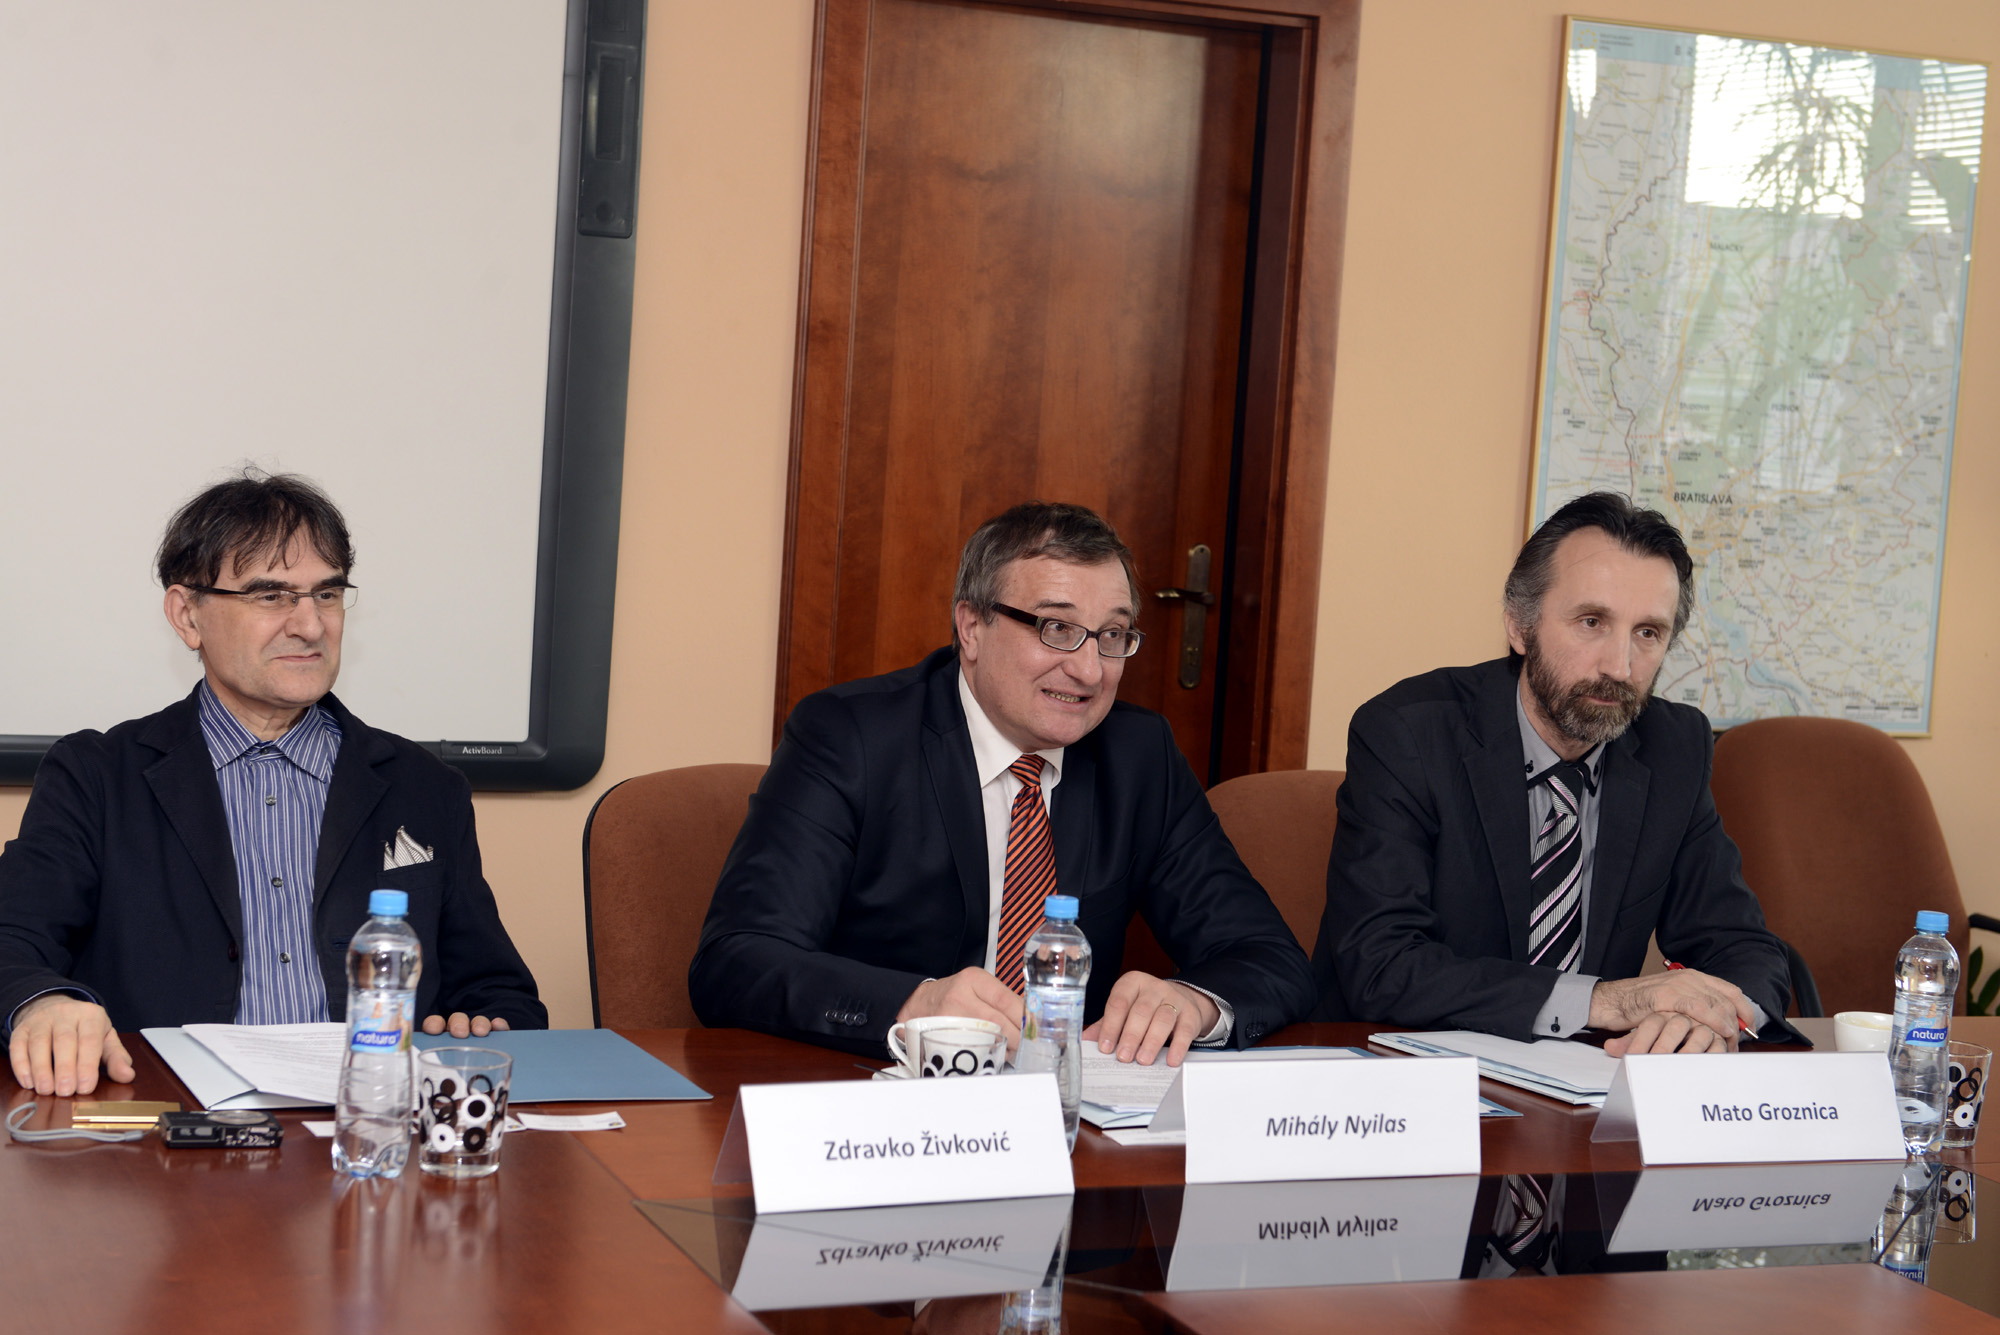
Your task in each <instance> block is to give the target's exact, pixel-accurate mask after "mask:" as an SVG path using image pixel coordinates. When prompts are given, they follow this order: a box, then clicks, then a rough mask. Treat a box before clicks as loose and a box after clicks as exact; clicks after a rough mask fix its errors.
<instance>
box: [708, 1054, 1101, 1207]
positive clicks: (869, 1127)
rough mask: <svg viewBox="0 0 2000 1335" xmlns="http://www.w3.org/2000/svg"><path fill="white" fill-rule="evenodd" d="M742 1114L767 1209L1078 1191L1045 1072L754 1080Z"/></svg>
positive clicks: (754, 1181)
mask: <svg viewBox="0 0 2000 1335" xmlns="http://www.w3.org/2000/svg"><path fill="white" fill-rule="evenodd" d="M738 1111H739V1112H740V1113H741V1115H742V1118H743V1133H744V1136H745V1139H746V1141H747V1149H748V1151H749V1167H750V1181H751V1186H752V1189H753V1191H754V1192H755V1194H756V1198H757V1212H758V1213H759V1214H772V1213H780V1212H784V1211H789V1210H845V1209H851V1208H854V1207H856V1206H865V1205H917V1204H923V1203H927V1202H931V1201H980V1200H999V1199H1002V1198H1005V1197H1014V1196H1062V1195H1068V1194H1070V1193H1071V1192H1073V1191H1074V1190H1075V1189H1076V1181H1075V1179H1074V1178H1073V1177H1071V1175H1070V1169H1069V1141H1068V1139H1067V1137H1065V1136H1064V1134H1063V1119H1062V1102H1061V1100H1060V1099H1059V1098H1058V1097H1057V1094H1056V1079H1055V1076H1053V1075H1051V1074H1049V1073H1048V1072H1045V1071H1044V1072H1040V1073H1037V1074H1034V1075H994V1076H974V1077H966V1078H963V1079H956V1080H830V1081H825V1082H818V1083H812V1084H795V1085H745V1086H743V1089H742V1092H741V1094H740V1096H739V1103H738ZM728 1152H729V1151H728V1147H727V1146H726V1145H725V1147H724V1153H725V1154H727V1153H728Z"/></svg>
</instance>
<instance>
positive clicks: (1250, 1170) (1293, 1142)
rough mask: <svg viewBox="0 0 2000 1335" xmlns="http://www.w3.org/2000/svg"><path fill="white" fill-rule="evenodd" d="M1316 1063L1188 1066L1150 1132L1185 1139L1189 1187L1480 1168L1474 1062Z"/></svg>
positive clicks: (1252, 1056)
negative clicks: (1184, 1135)
mask: <svg viewBox="0 0 2000 1335" xmlns="http://www.w3.org/2000/svg"><path fill="white" fill-rule="evenodd" d="M1342 1055H1343V1056H1346V1054H1342ZM1309 1058H1310V1054H1309V1053H1307V1052H1295V1053H1287V1054H1285V1059H1278V1058H1276V1057H1275V1056H1274V1058H1273V1059H1271V1060H1258V1059H1257V1056H1256V1053H1255V1051H1254V1050H1253V1051H1251V1052H1248V1053H1245V1054H1244V1055H1243V1056H1241V1057H1237V1058H1233V1059H1231V1060H1226V1061H1203V1060H1192V1061H1189V1062H1187V1063H1185V1064H1184V1065H1183V1066H1182V1067H1181V1073H1180V1078H1179V1079H1177V1080H1175V1081H1174V1083H1173V1086H1172V1087H1171V1088H1170V1089H1168V1090H1167V1097H1166V1098H1165V1099H1164V1100H1162V1101H1161V1103H1160V1110H1159V1111H1158V1112H1157V1113H1155V1114H1154V1115H1153V1121H1152V1126H1151V1128H1150V1129H1151V1130H1154V1131H1180V1130H1184V1131H1186V1132H1187V1180H1188V1181H1189V1182H1294V1181H1301V1180H1307V1179H1315V1178H1349V1177H1384V1176H1390V1177H1443V1176H1447V1175H1449V1174H1454V1173H1477V1172H1478V1171H1479V1063H1478V1062H1477V1061H1475V1060H1473V1059H1472V1058H1471V1057H1414V1058H1362V1059H1353V1058H1349V1059H1348V1060H1337V1059H1332V1058H1321V1059H1309Z"/></svg>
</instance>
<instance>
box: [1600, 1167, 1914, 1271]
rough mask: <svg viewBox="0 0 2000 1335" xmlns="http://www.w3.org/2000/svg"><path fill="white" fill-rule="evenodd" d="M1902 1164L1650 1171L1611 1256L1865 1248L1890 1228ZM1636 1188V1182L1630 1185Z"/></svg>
mask: <svg viewBox="0 0 2000 1335" xmlns="http://www.w3.org/2000/svg"><path fill="white" fill-rule="evenodd" d="M1902 1171H1903V1166H1902V1164H1900V1163H1887V1162H1869V1163H1828V1164H1795V1163H1792V1164H1750V1165H1742V1166H1736V1165H1731V1166H1727V1167H1715V1166H1712V1165H1711V1166H1705V1167H1698V1168H1648V1169H1647V1170H1646V1171H1645V1172H1643V1173H1641V1174H1639V1175H1638V1181H1637V1183H1636V1184H1634V1185H1633V1186H1632V1195H1631V1198H1630V1199H1629V1200H1627V1201H1626V1202H1625V1204H1624V1205H1623V1207H1622V1208H1621V1207H1619V1206H1618V1205H1617V1203H1616V1202H1614V1201H1608V1200H1605V1199H1604V1194H1605V1189H1606V1179H1607V1178H1611V1177H1613V1176H1618V1177H1622V1176H1623V1175H1622V1174H1619V1175H1611V1174H1606V1175H1603V1176H1600V1177H1599V1179H1598V1193H1599V1201H1598V1212H1599V1215H1600V1216H1601V1217H1602V1218H1605V1219H1607V1220H1611V1219H1615V1220H1617V1226H1616V1227H1615V1228H1613V1229H1611V1230H1609V1231H1610V1233H1611V1240H1610V1242H1609V1243H1607V1244H1606V1246H1605V1250H1606V1251H1609V1252H1664V1251H1679V1250H1686V1249H1691V1248H1710V1247H1789V1246H1804V1245H1810V1244H1817V1243H1843V1242H1860V1241H1863V1240H1865V1239H1866V1238H1868V1237H1870V1236H1871V1235H1872V1234H1873V1233H1874V1232H1875V1226H1876V1225H1877V1224H1879V1223H1881V1222H1882V1207H1883V1205H1884V1203H1886V1202H1887V1201H1888V1199H1889V1193H1890V1192H1891V1191H1893V1190H1895V1187H1896V1180H1897V1178H1898V1177H1900V1176H1901V1175H1902ZM1628 1180H1629V1179H1628Z"/></svg>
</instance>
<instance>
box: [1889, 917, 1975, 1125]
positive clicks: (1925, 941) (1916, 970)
mask: <svg viewBox="0 0 2000 1335" xmlns="http://www.w3.org/2000/svg"><path fill="white" fill-rule="evenodd" d="M1949 926H1951V918H1950V916H1949V915H1948V914H1943V913H1937V912H1933V911H1932V910H1929V909H1925V910H1924V911H1922V912H1921V913H1919V914H1917V934H1916V935H1915V936H1913V937H1911V938H1910V939H1909V940H1908V941H1905V942H1904V943H1903V948H1902V949H1901V950H1899V951H1897V952H1896V1020H1895V1023H1894V1025H1893V1026H1891V1028H1890V1031H1889V1073H1890V1075H1891V1076H1892V1077H1893V1078H1894V1080H1895V1082H1896V1107H1897V1109H1898V1111H1899V1113H1900V1115H1901V1117H1902V1119H1903V1144H1904V1146H1905V1148H1907V1149H1908V1150H1909V1152H1910V1153H1911V1154H1936V1153H1937V1152H1938V1150H1939V1148H1940V1146H1941V1145H1942V1143H1943V1140H1944V1100H1945V1093H1946V1089H1947V1084H1948V1080H1949V1077H1948V1075H1947V1074H1946V1070H1945V1041H1946V1039H1947V1038H1949V1037H1950V1034H1951V1003H1952V999H1953V997H1955V996H1956V995H1957V993H1958V952H1957V951H1956V950H1953V949H1952V946H1951V942H1949V941H1947V940H1945V938H1944V933H1945V929H1946V928H1948V927H1949Z"/></svg>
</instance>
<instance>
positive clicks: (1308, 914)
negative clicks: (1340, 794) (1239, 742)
mask: <svg viewBox="0 0 2000 1335" xmlns="http://www.w3.org/2000/svg"><path fill="white" fill-rule="evenodd" d="M1346 777H1347V774H1346V771H1344V770H1337V769H1294V770H1273V771H1271V772H1270V773H1267V774H1245V775H1242V776H1241V777H1239V778H1234V779H1228V780H1225V781H1224V782H1222V783H1218V784H1217V785H1215V787H1213V788H1211V789H1209V790H1208V804H1209V805H1210V806H1212V807H1214V808H1215V815H1216V819H1218V820H1220V821H1221V822H1222V830H1223V833H1224V834H1227V835H1228V836H1229V842H1230V843H1232V844H1234V845H1236V852H1237V853H1238V855H1239V856H1241V857H1242V859H1243V864H1244V865H1245V866H1247V867H1248V868H1249V869H1250V874H1251V875H1252V876H1255V877H1256V878H1257V881H1258V883H1259V884H1261V885H1262V886H1263V887H1264V889H1265V890H1266V891H1267V892H1268V893H1269V894H1270V896H1271V902H1272V903H1274V904H1276V905H1277V906H1278V912H1279V913H1281V914H1283V915H1284V918H1285V925H1286V926H1288V927H1290V928H1291V929H1292V935H1293V936H1296V937H1297V938H1298V939H1299V944H1300V945H1301V946H1302V947H1304V948H1305V952H1306V953H1307V954H1308V955H1310V954H1311V953H1312V948H1313V942H1314V941H1315V940H1316V939H1317V938H1318V937H1319V919H1320V914H1321V913H1322V912H1324V911H1325V909H1326V863H1327V859H1328V858H1329V857H1330V856H1332V853H1333V795H1334V793H1335V792H1337V791H1338V790H1339V788H1340V784H1341V781H1342V780H1343V779H1345V778H1346ZM1125 968H1127V969H1143V970H1144V971H1145V972H1147V973H1151V974H1158V975H1159V976H1161V977H1168V976H1171V975H1172V974H1173V972H1174V966H1173V962H1172V961H1171V960H1170V959H1168V958H1167V953H1166V951H1164V950H1162V949H1161V948H1160V945H1159V942H1157V941H1156V940H1154V938H1153V933H1152V931H1151V930H1150V929H1148V928H1147V926H1146V923H1145V920H1144V919H1143V918H1138V917H1135V918H1133V919H1132V925H1131V927H1130V928H1128V929H1127V931H1126V933H1125Z"/></svg>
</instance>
